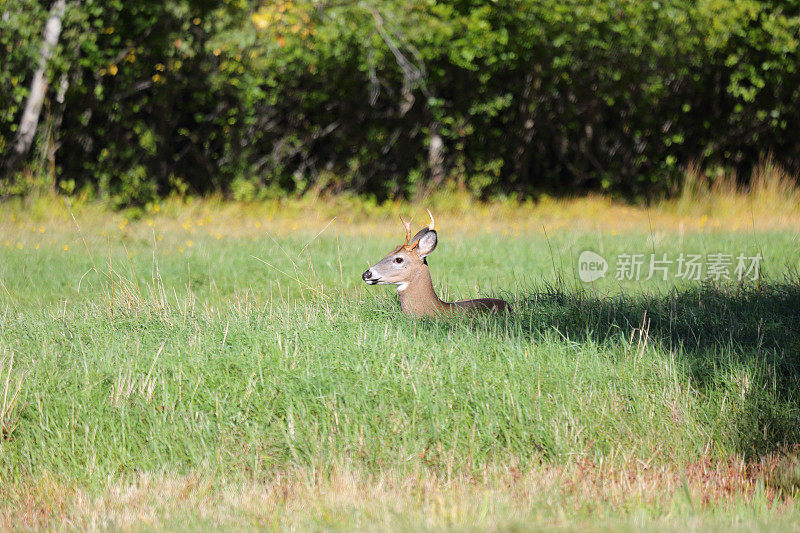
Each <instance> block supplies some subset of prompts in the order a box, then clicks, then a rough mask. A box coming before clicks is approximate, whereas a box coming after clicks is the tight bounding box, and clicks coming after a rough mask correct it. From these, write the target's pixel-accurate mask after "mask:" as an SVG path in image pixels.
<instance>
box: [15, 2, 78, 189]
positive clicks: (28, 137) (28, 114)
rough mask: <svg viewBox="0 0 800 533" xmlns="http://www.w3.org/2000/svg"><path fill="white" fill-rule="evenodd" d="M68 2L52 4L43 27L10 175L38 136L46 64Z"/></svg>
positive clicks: (45, 81) (45, 87)
mask: <svg viewBox="0 0 800 533" xmlns="http://www.w3.org/2000/svg"><path fill="white" fill-rule="evenodd" d="M66 5H67V2H66V0H56V1H55V3H53V6H52V7H51V8H50V16H49V18H48V20H47V24H46V25H45V27H44V37H43V39H42V48H41V50H40V51H39V67H38V68H37V69H36V72H35V73H34V75H33V81H32V82H31V92H30V95H28V101H27V102H26V103H25V109H24V110H23V112H22V119H20V122H19V131H18V132H17V138H16V140H15V142H14V146H12V148H11V154H10V155H9V158H8V160H7V161H6V165H5V167H6V168H5V172H6V174H7V175H10V174H11V173H12V172H14V170H16V168H17V165H18V164H19V162H20V161H21V160H22V159H23V158H24V157H25V155H26V154H27V153H28V151H29V150H30V148H31V144H33V139H34V137H35V136H36V128H37V126H38V124H39V114H40V113H41V111H42V103H43V102H44V96H45V93H46V92H47V80H46V75H47V65H48V64H49V63H50V58H51V57H52V56H53V50H54V49H55V47H56V45H57V44H58V38H59V36H60V35H61V20H62V19H63V18H64V11H65V10H66Z"/></svg>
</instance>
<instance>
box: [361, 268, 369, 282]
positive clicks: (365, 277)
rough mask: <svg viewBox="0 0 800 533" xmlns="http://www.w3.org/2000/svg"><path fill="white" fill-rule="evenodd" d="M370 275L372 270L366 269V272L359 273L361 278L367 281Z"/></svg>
mask: <svg viewBox="0 0 800 533" xmlns="http://www.w3.org/2000/svg"><path fill="white" fill-rule="evenodd" d="M371 277H372V270H367V271H366V272H364V273H363V274H361V279H363V280H364V281H367V280H368V279H369V278H371Z"/></svg>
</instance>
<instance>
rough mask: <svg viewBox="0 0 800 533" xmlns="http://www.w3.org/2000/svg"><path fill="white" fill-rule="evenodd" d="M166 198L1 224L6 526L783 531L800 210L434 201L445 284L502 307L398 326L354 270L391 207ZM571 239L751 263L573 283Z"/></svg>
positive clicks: (795, 359)
mask: <svg viewBox="0 0 800 533" xmlns="http://www.w3.org/2000/svg"><path fill="white" fill-rule="evenodd" d="M419 211H422V210H421V209H420V210H419ZM182 213H183V212H181V211H177V212H176V213H172V214H169V215H167V216H155V217H154V220H149V219H142V220H140V221H138V222H136V221H134V222H131V223H127V222H121V221H120V219H119V218H118V217H113V216H110V215H103V216H102V217H99V218H98V217H93V216H91V215H92V213H89V214H84V215H83V216H82V215H81V214H80V213H78V214H77V215H76V220H77V222H78V224H79V225H80V227H81V229H80V230H78V229H77V228H76V225H75V223H74V222H73V221H72V219H71V218H69V217H68V216H65V215H63V214H62V215H59V214H55V215H53V217H52V218H50V219H43V218H41V215H37V216H38V218H37V216H33V215H25V214H23V213H21V212H17V211H14V212H13V215H8V214H7V215H8V216H6V217H5V219H4V220H3V221H1V222H0V228H2V231H3V232H4V234H3V235H0V281H2V285H0V293H1V294H2V296H1V297H0V298H2V299H1V300H0V303H1V306H0V362H2V364H0V400H2V402H3V403H2V404H0V408H1V409H2V412H1V414H2V420H0V421H1V422H2V425H3V437H2V440H0V481H2V483H0V491H2V493H3V494H0V526H5V527H13V526H33V527H45V526H52V525H58V524H60V525H62V526H67V527H70V526H72V527H77V528H87V527H101V528H116V527H120V526H121V527H131V528H134V529H138V528H151V527H164V528H170V529H171V528H177V529H183V528H187V527H188V528H198V529H201V528H202V529H205V528H208V527H217V528H227V527H230V526H236V527H239V528H251V527H253V528H259V527H268V528H272V527H274V528H286V527H289V526H291V525H296V526H299V527H301V528H304V529H308V528H310V529H320V528H322V529H327V528H330V527H334V528H345V529H352V528H355V529H371V528H373V527H380V528H388V529H408V528H412V529H429V528H431V529H439V528H456V529H464V528H466V529H469V528H473V527H477V528H513V527H520V528H539V527H547V526H560V527H579V526H582V525H592V526H596V527H607V528H612V529H617V528H620V527H630V528H635V527H641V526H643V525H646V526H661V527H674V528H676V529H677V528H686V527H689V528H692V529H697V528H705V527H711V528H718V529H722V528H725V529H729V528H730V527H731V526H736V525H738V526H739V527H746V528H751V527H760V526H767V525H769V524H772V523H780V524H785V525H787V526H788V525H791V524H794V525H795V526H796V525H797V521H798V519H800V509H798V502H797V489H798V487H800V473H798V469H797V466H796V462H793V461H795V460H794V459H792V458H793V457H794V454H793V446H794V445H795V444H796V443H798V442H800V403H798V402H799V401H800V281H799V280H798V277H797V275H796V274H795V273H796V272H797V270H798V265H800V249H798V246H797V242H798V233H797V231H794V230H791V229H785V228H784V229H774V230H758V231H756V230H752V231H742V232H726V231H723V230H720V229H717V230H714V229H709V228H708V227H706V228H695V229H693V230H691V231H683V230H682V229H679V228H675V227H668V228H666V229H664V228H659V227H655V228H653V229H652V230H648V231H644V230H631V229H626V230H625V231H621V232H616V231H606V230H599V229H598V230H594V231H593V230H587V229H585V228H579V229H567V228H565V227H559V228H553V227H550V228H549V229H548V227H547V226H546V225H545V227H544V228H542V227H541V226H539V227H537V226H532V227H528V228H527V229H526V227H525V226H524V224H523V229H522V230H521V231H518V232H516V234H515V232H513V231H511V232H503V231H501V230H499V229H498V228H500V227H501V226H502V225H501V224H500V222H499V221H498V220H491V221H490V222H491V223H487V224H486V225H485V226H483V228H482V229H481V227H480V226H481V225H480V223H478V228H477V229H474V228H470V230H469V231H467V230H465V229H464V228H463V227H459V219H458V218H456V217H455V216H443V217H441V219H440V220H439V222H438V223H439V227H440V228H441V230H440V233H439V236H440V245H439V247H438V249H437V250H436V251H435V252H434V254H433V255H432V256H431V257H430V258H429V262H430V265H431V270H432V275H433V278H434V284H435V286H436V287H437V289H438V290H439V291H440V294H441V295H444V296H447V297H448V298H452V299H454V298H468V297H474V296H479V295H481V296H483V295H500V296H502V297H505V298H507V299H508V300H509V301H510V302H511V303H512V305H513V307H514V312H513V314H511V315H507V316H502V317H488V318H487V317H476V318H473V319H466V320H413V319H409V318H407V317H404V316H403V315H401V314H400V311H399V306H398V305H397V303H396V301H395V298H394V289H393V288H386V287H367V286H364V285H363V284H362V283H361V281H360V274H361V272H362V271H363V270H365V269H366V267H367V265H368V263H374V262H376V261H377V260H378V259H380V258H381V257H382V256H383V255H384V254H385V253H386V252H387V251H388V250H389V249H390V248H392V247H393V246H394V245H396V244H397V242H398V240H399V238H400V236H402V232H401V230H400V225H399V224H396V230H395V231H396V233H392V232H391V231H390V228H393V227H394V223H393V222H388V220H383V219H381V220H380V221H379V222H378V223H376V225H375V228H378V230H379V231H378V230H375V231H372V230H371V226H362V225H359V224H353V223H349V222H344V223H339V222H335V223H334V224H331V226H330V227H328V229H326V230H325V231H324V232H323V233H322V234H321V235H320V236H319V237H317V238H315V235H316V234H317V233H318V232H319V231H320V230H322V229H323V227H324V226H325V224H326V223H327V220H325V217H319V220H317V219H314V220H317V221H316V222H313V223H309V224H306V225H304V224H303V223H302V221H300V222H299V228H298V229H297V230H293V229H291V228H292V226H293V225H294V224H296V223H297V222H295V221H298V220H299V219H296V218H293V217H291V216H288V218H287V217H281V216H280V215H278V216H277V217H276V218H274V219H271V220H267V219H266V218H264V217H262V216H260V215H256V216H254V215H253V214H252V213H250V214H246V215H244V216H242V217H241V218H240V219H239V218H237V219H232V218H230V216H222V215H220V214H219V212H217V211H215V210H214V208H213V207H211V208H210V211H209V212H208V213H207V214H206V215H203V216H204V217H205V218H203V217H199V216H193V218H192V217H188V218H187V217H183V214H182ZM533 215H535V213H532V214H531V216H533ZM489 216H490V217H491V215H489ZM187 220H188V221H189V223H188V225H187ZM487 220H488V219H487ZM150 224H152V225H150ZM312 226H313V227H312ZM711 226H712V225H711V224H709V227H711ZM567 227H568V226H567ZM504 233H505V234H504ZM4 241H9V243H8V245H5V246H3V242H4ZM309 242H311V244H309V245H308V246H307V247H306V244H307V243H309ZM37 245H38V246H37ZM65 247H66V249H65ZM585 249H592V250H595V251H600V252H602V253H603V255H604V256H605V257H607V258H613V257H615V256H616V255H617V254H620V253H644V254H650V253H657V254H658V255H660V254H662V253H667V254H668V255H669V256H670V257H673V258H674V257H677V254H679V253H681V252H683V253H686V254H689V253H699V254H704V255H706V254H709V253H713V252H717V251H720V252H725V253H731V254H738V253H745V254H747V255H754V254H755V253H758V252H760V253H762V255H763V256H764V258H765V259H764V263H763V276H762V280H760V281H759V282H758V283H753V282H751V283H744V284H738V283H734V282H724V283H717V284H715V283H696V282H688V281H682V280H677V281H676V280H674V279H669V280H667V281H655V280H651V281H640V282H618V281H617V280H616V279H614V276H613V272H610V273H609V276H607V277H606V278H605V279H604V280H602V281H600V282H598V283H596V284H592V285H586V284H582V283H581V282H580V281H578V280H577V274H576V263H577V256H578V255H579V253H580V252H581V251H583V250H585ZM4 387H5V388H7V392H6V393H4V392H3V388H4ZM17 390H18V393H17V394H16V395H15V391H17ZM784 456H785V457H787V458H782V457H784ZM774 521H777V522H774Z"/></svg>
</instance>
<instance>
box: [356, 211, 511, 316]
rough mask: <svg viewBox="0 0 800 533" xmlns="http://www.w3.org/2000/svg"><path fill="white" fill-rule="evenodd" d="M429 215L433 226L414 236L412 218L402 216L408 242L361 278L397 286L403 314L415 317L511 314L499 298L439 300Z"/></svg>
mask: <svg viewBox="0 0 800 533" xmlns="http://www.w3.org/2000/svg"><path fill="white" fill-rule="evenodd" d="M428 216H430V218H431V221H430V223H428V225H427V226H425V227H423V228H422V229H421V230H419V231H418V232H417V233H416V234H415V235H414V236H413V237H412V236H411V223H412V222H413V218H412V219H411V221H409V222H406V221H405V219H403V216H402V215H401V216H400V221H401V222H402V223H403V226H404V227H405V230H406V240H405V242H404V243H403V244H401V245H400V246H398V247H397V248H395V249H394V250H392V251H391V252H389V254H388V255H386V257H384V258H383V259H381V260H380V261H378V262H377V263H375V265H373V266H371V267H369V269H368V270H367V271H366V272H364V273H363V274H362V275H361V279H363V280H364V282H366V283H367V284H369V285H390V284H391V285H397V294H398V296H399V297H400V309H401V310H402V312H403V313H404V314H406V315H410V316H413V317H425V316H441V315H455V314H473V313H501V312H506V311H511V306H510V305H509V304H508V302H506V301H505V300H500V299H497V298H477V299H474V300H459V301H457V302H452V303H451V302H445V301H442V300H441V299H439V297H438V296H437V295H436V291H434V290H433V281H432V280H431V273H430V270H429V269H428V261H427V258H428V255H430V254H431V252H433V251H434V250H435V249H436V244H437V242H438V235H437V233H436V230H435V229H434V228H435V225H436V222H435V221H434V219H433V215H432V214H431V212H430V210H428Z"/></svg>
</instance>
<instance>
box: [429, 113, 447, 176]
mask: <svg viewBox="0 0 800 533" xmlns="http://www.w3.org/2000/svg"><path fill="white" fill-rule="evenodd" d="M430 128H431V138H430V144H428V168H429V169H430V172H431V176H430V182H429V184H430V189H431V190H433V189H434V188H436V187H439V186H440V185H441V184H442V183H443V182H444V141H443V140H442V136H441V135H440V134H439V124H438V123H437V122H433V123H432V124H431V127H430Z"/></svg>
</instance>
